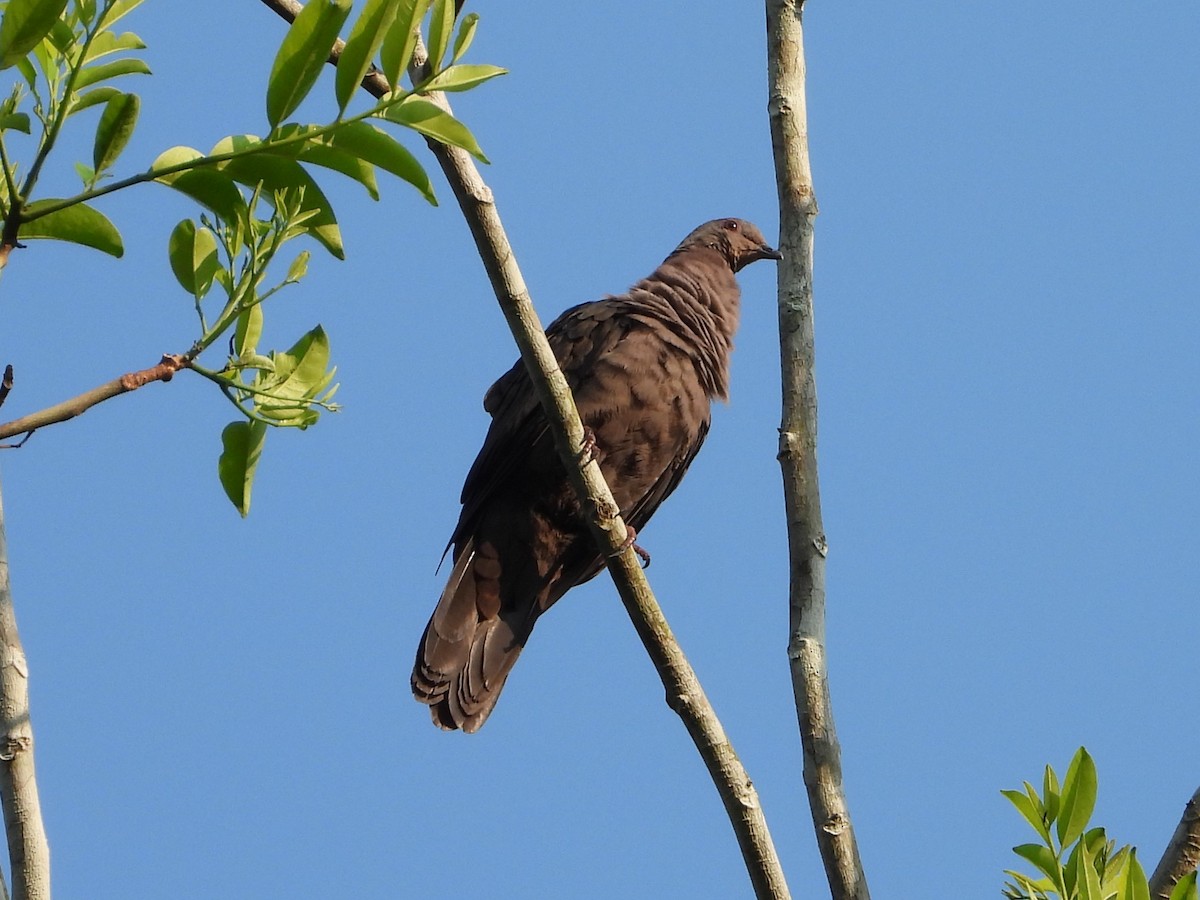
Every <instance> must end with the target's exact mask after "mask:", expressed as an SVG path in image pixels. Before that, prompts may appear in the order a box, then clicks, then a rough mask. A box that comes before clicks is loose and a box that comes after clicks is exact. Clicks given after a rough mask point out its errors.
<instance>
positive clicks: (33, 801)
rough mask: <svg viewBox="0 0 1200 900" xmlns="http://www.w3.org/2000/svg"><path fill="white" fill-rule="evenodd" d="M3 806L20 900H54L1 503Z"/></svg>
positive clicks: (15, 894) (0, 504)
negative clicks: (35, 770)
mask: <svg viewBox="0 0 1200 900" xmlns="http://www.w3.org/2000/svg"><path fill="white" fill-rule="evenodd" d="M0 802H2V803H3V805H4V830H5V832H6V833H7V835H8V859H9V865H10V867H11V871H12V881H13V897H14V898H15V900H48V898H49V897H50V847H49V845H48V844H47V843H46V830H45V828H44V826H43V825H42V808H41V803H40V802H39V800H38V790H37V780H36V778H35V777H34V766H33V726H32V724H31V723H30V720H29V670H28V667H27V666H26V663H25V650H24V649H23V648H22V647H21V637H20V635H19V634H18V633H17V619H16V615H15V614H14V612H13V605H12V593H11V591H10V589H9V583H8V546H7V544H6V542H5V539H4V502H3V499H2V498H0Z"/></svg>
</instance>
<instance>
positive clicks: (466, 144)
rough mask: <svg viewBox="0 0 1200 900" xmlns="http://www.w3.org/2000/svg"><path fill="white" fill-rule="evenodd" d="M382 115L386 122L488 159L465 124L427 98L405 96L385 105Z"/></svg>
mask: <svg viewBox="0 0 1200 900" xmlns="http://www.w3.org/2000/svg"><path fill="white" fill-rule="evenodd" d="M384 115H385V116H386V117H387V119H388V120H389V121H392V122H397V123H399V124H401V125H404V126H407V127H408V128H411V129H413V131H419V132H420V133H421V134H423V135H426V136H428V137H431V138H433V139H434V140H435V141H440V142H441V143H443V144H450V145H452V146H454V147H461V148H462V149H463V150H466V151H467V152H468V153H470V154H471V155H472V156H474V157H475V158H476V159H478V160H479V161H480V162H484V163H486V162H487V161H488V158H487V157H486V156H484V155H483V151H482V150H481V149H480V148H479V144H478V143H476V141H475V137H474V136H473V135H472V134H471V132H470V131H468V130H467V126H466V125H464V124H463V123H462V122H460V121H458V119H456V118H454V116H452V115H450V114H449V113H448V112H446V111H445V110H443V109H442V108H441V107H439V106H437V105H436V104H435V103H433V102H432V101H430V100H425V99H424V98H421V97H409V98H407V99H405V100H404V101H403V102H402V103H397V104H396V105H395V106H390V107H388V109H387V111H386V112H385V113H384Z"/></svg>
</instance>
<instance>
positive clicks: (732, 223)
mask: <svg viewBox="0 0 1200 900" xmlns="http://www.w3.org/2000/svg"><path fill="white" fill-rule="evenodd" d="M725 230H726V231H737V230H738V223H737V219H726V220H725Z"/></svg>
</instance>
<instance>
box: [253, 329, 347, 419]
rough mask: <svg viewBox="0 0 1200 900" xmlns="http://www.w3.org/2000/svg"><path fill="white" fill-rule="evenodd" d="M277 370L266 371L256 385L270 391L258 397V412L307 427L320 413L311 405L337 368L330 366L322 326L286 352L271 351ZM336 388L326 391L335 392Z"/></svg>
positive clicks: (331, 378) (329, 395) (327, 395)
mask: <svg viewBox="0 0 1200 900" xmlns="http://www.w3.org/2000/svg"><path fill="white" fill-rule="evenodd" d="M271 358H272V360H273V362H274V371H272V372H269V373H264V374H263V375H262V377H261V378H260V379H259V380H258V382H257V383H256V384H255V387H256V388H258V389H259V390H262V391H266V392H267V393H269V394H270V396H268V397H264V396H261V395H259V396H256V397H255V404H256V407H257V411H258V413H259V414H260V415H262V416H263V417H265V418H269V419H272V420H275V421H277V422H278V423H279V424H280V425H287V426H292V427H298V428H307V427H308V426H309V425H311V424H312V423H313V422H315V421H317V419H318V417H319V416H320V413H319V412H318V411H317V410H316V409H313V408H311V407H310V406H308V403H309V401H311V400H314V399H316V398H317V396H318V395H319V394H320V393H321V392H322V391H324V390H325V389H326V388H327V387H328V386H329V383H330V382H331V381H332V380H333V376H334V374H335V373H336V369H329V370H328V371H326V369H327V367H328V365H329V338H328V336H326V334H325V329H323V328H322V327H321V326H320V325H318V326H316V327H315V328H313V329H312V330H311V331H309V332H308V333H307V334H305V335H304V336H303V337H302V338H300V340H298V341H297V342H296V343H295V345H294V346H293V347H292V348H291V349H290V350H288V351H287V352H286V353H282V352H278V351H276V352H275V353H273V354H271ZM334 390H336V387H335V388H334V389H333V390H330V391H329V392H328V393H327V394H326V398H325V399H328V397H331V396H332V395H333V392H334Z"/></svg>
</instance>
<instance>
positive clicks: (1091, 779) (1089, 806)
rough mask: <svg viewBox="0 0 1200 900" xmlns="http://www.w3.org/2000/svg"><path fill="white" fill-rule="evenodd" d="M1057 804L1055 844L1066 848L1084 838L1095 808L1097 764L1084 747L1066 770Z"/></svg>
mask: <svg viewBox="0 0 1200 900" xmlns="http://www.w3.org/2000/svg"><path fill="white" fill-rule="evenodd" d="M1060 804H1061V806H1060V809H1059V817H1058V840H1059V843H1060V844H1061V845H1062V846H1064V847H1066V846H1068V845H1069V844H1073V843H1074V842H1075V841H1076V840H1078V839H1079V836H1080V835H1082V834H1083V831H1084V829H1085V828H1086V827H1087V823H1088V819H1090V818H1091V817H1092V810H1094V809H1095V808H1096V764H1095V762H1093V761H1092V757H1091V756H1090V755H1089V754H1088V752H1087V750H1085V749H1084V748H1083V747H1080V748H1079V750H1078V751H1077V752H1076V754H1075V757H1074V759H1072V760H1071V765H1070V767H1068V769H1067V775H1066V777H1065V778H1064V779H1063V789H1062V797H1061V800H1060Z"/></svg>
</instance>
